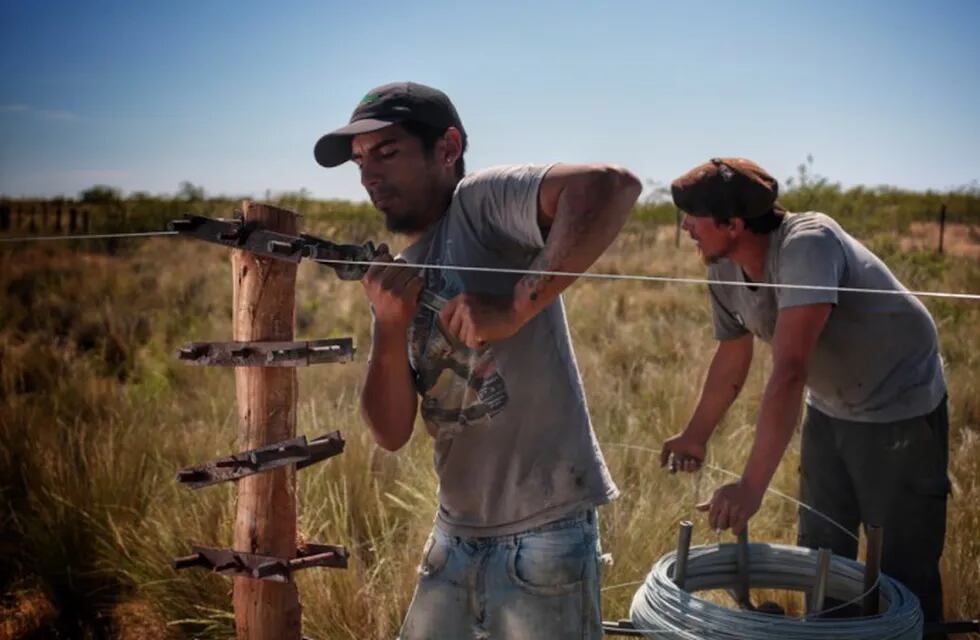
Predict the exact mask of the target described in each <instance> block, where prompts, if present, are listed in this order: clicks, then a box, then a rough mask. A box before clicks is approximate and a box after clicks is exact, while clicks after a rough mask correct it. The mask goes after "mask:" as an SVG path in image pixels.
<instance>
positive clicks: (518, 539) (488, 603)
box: [399, 509, 602, 640]
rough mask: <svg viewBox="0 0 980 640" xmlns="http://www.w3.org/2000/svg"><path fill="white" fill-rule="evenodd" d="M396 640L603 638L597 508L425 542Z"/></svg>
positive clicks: (437, 532)
mask: <svg viewBox="0 0 980 640" xmlns="http://www.w3.org/2000/svg"><path fill="white" fill-rule="evenodd" d="M399 637H400V638H401V640H430V639H436V638H438V639H440V640H462V639H463V638H466V639H473V640H484V639H491V638H492V639H493V640H497V639H498V638H499V639H513V640H535V639H537V638H541V639H544V638H547V639H548V640H553V639H564V638H575V639H588V640H592V639H597V638H601V637H602V616H601V612H600V609H599V535H598V531H597V528H596V516H595V511H594V510H591V509H590V510H588V511H585V512H582V513H579V514H576V515H574V516H571V517H567V518H562V519H561V520H556V521H554V522H550V523H548V524H546V525H543V526H541V527H538V528H536V529H532V530H530V531H525V532H522V533H517V534H513V535H508V536H499V537H493V538H463V537H459V536H452V535H449V534H447V533H446V532H445V531H443V530H442V529H440V528H439V525H438V523H437V524H436V526H435V527H434V528H433V530H432V535H431V536H429V540H428V542H427V543H426V545H425V550H424V552H423V554H422V564H421V565H420V566H419V582H418V586H417V587H416V589H415V596H414V597H413V598H412V604H411V605H410V606H409V608H408V614H407V615H406V617H405V622H404V624H403V625H402V630H401V635H400V636H399Z"/></svg>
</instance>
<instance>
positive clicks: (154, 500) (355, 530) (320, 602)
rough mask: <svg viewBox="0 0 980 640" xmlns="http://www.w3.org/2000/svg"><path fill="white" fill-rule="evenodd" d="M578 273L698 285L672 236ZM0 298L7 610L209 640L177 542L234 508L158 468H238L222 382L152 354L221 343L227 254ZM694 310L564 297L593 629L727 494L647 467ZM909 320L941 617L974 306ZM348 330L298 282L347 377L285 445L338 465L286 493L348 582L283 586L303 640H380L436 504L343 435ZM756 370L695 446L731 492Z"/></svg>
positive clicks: (791, 470) (693, 358)
mask: <svg viewBox="0 0 980 640" xmlns="http://www.w3.org/2000/svg"><path fill="white" fill-rule="evenodd" d="M306 222H307V227H308V228H309V229H310V231H311V232H313V233H319V234H322V235H324V236H330V235H338V236H343V237H344V238H345V239H347V238H348V237H350V236H357V237H356V238H355V239H357V240H363V239H366V238H367V237H368V236H369V235H371V234H374V233H376V229H375V228H373V227H371V226H363V227H361V228H359V229H357V230H355V231H352V232H351V234H350V236H348V234H346V233H344V232H343V230H342V229H340V228H339V226H338V225H339V224H340V223H339V222H336V221H334V222H319V221H318V218H317V217H315V216H314V217H313V218H312V219H309V220H307V221H306ZM376 237H377V236H376ZM870 244H871V245H872V246H874V247H875V248H876V250H879V251H880V252H881V254H882V255H883V256H884V257H885V258H886V260H888V261H889V263H890V264H892V266H893V268H894V270H895V271H896V272H897V274H898V275H899V277H900V278H901V279H903V280H904V281H905V282H906V284H907V285H908V286H910V287H913V288H917V289H942V290H957V291H967V290H968V291H974V292H976V291H978V290H980V263H978V262H977V261H976V260H972V259H968V258H955V257H937V256H935V255H934V254H932V253H930V252H929V251H925V250H922V251H912V252H909V251H905V250H903V248H902V247H901V244H900V242H899V239H898V238H897V237H896V236H895V235H894V234H878V235H876V237H875V238H873V239H871V240H870ZM596 270H601V271H614V272H619V273H651V274H675V275H688V276H700V275H701V274H702V271H703V269H702V267H701V265H700V263H699V262H698V259H697V257H696V255H695V253H694V250H693V248H692V247H691V246H690V244H689V243H688V242H687V241H686V240H683V241H682V243H681V246H680V247H679V248H677V247H675V246H674V232H673V229H670V228H657V227H655V226H645V225H643V224H640V223H636V224H634V225H633V226H632V227H631V228H630V229H629V230H628V231H627V232H626V233H624V234H623V235H622V236H621V237H620V239H619V240H617V242H616V244H615V245H614V246H613V247H612V248H611V249H610V251H609V252H608V253H607V255H606V256H605V257H604V258H603V259H602V260H601V261H600V263H599V264H598V265H597V266H596ZM0 291H2V294H0V295H2V298H0V301H2V302H0V500H2V505H0V544H2V548H0V558H2V560H0V585H3V587H4V590H9V591H10V593H11V594H12V593H14V591H15V589H17V588H18V587H16V585H18V584H31V585H36V587H32V590H31V591H30V593H32V594H34V593H43V594H44V596H45V597H46V598H48V599H49V600H50V602H52V603H54V606H55V607H56V608H57V609H58V610H59V611H60V612H61V614H62V615H61V620H62V623H61V624H62V630H63V632H64V633H66V634H67V635H68V636H69V637H85V634H106V635H112V636H114V637H127V636H126V635H125V633H126V632H127V631H126V630H127V629H130V630H131V629H133V628H135V627H134V625H135V624H136V623H135V622H134V620H140V621H141V624H143V623H145V624H148V625H155V626H154V628H155V629H157V631H154V632H153V633H158V632H159V633H168V634H171V636H172V637H181V636H200V637H230V636H231V635H232V634H233V619H232V616H231V597H230V591H231V583H230V581H228V580H226V579H225V578H223V577H221V576H217V575H212V574H207V573H204V572H199V571H184V572H180V573H177V572H174V571H173V570H172V569H171V568H170V560H171V559H172V558H173V557H175V556H180V555H184V554H186V553H187V552H188V549H189V545H190V544H191V543H204V544H214V545H215V546H222V545H228V544H230V541H231V528H232V523H233V520H234V517H233V514H234V495H235V494H234V486H232V485H221V486H216V487H211V488H207V489H204V490H201V491H198V492H191V491H188V490H186V489H184V488H182V487H179V486H177V483H176V482H175V481H174V473H175V471H176V470H177V469H178V468H180V467H183V466H187V465H189V464H192V463H194V462H197V461H203V460H207V459H211V458H213V457H216V456H219V455H223V454H227V453H230V452H233V451H235V450H236V445H235V433H236V425H235V412H234V401H235V398H234V385H233V378H232V373H231V371H230V370H223V369H206V368H198V367H185V366H183V365H182V364H180V363H179V362H178V361H177V360H176V358H175V357H174V355H173V352H174V350H175V349H176V348H177V347H178V346H180V345H181V344H183V343H185V342H191V341H208V340H225V339H228V338H229V336H230V333H231V320H230V306H231V300H230V295H231V276H230V270H229V267H228V256H227V254H226V253H225V252H224V251H223V250H222V249H220V248H214V247H208V246H202V245H199V244H195V243H193V242H190V241H184V240H179V239H170V238H164V239H155V240H148V241H143V242H141V243H139V244H134V246H133V247H132V248H131V249H123V250H122V251H121V252H120V253H118V254H116V255H107V254H101V253H100V254H83V253H81V249H80V248H74V249H73V248H70V247H65V246H43V247H41V246H35V247H28V248H20V249H17V250H15V251H6V250H5V251H4V252H3V253H0ZM705 296H706V294H705V291H704V289H703V288H702V287H700V286H687V285H666V284H650V283H635V282H606V281H592V280H583V281H580V282H578V283H577V284H575V285H574V286H573V287H572V288H571V289H570V290H569V291H568V292H567V294H566V297H565V300H566V306H567V309H568V314H569V322H570V325H571V329H572V333H573V339H574V342H575V346H576V353H577V358H578V362H579V366H580V367H581V370H582V376H583V379H584V381H585V385H586V391H587V394H588V401H589V406H590V410H591V415H592V420H593V423H594V425H595V430H596V433H597V435H598V439H599V440H600V442H601V443H602V445H603V450H604V453H605V456H606V460H607V462H608V463H609V466H610V468H611V471H612V474H613V477H614V478H615V480H616V482H617V483H618V485H619V487H620V489H621V490H622V492H623V495H622V497H621V498H620V499H619V500H617V501H616V502H614V503H613V504H612V505H610V506H608V507H605V508H603V509H602V510H601V512H600V526H601V530H602V544H603V547H604V550H605V551H606V552H608V553H610V554H611V555H612V558H613V563H612V564H611V565H610V566H607V567H606V568H605V570H604V575H603V586H604V591H603V607H604V614H605V617H606V618H618V617H624V616H625V615H626V614H627V611H628V608H629V602H630V599H631V598H632V594H633V592H634V591H635V589H636V586H637V582H638V581H640V580H642V579H643V578H644V576H645V574H646V572H647V571H649V569H650V567H651V565H652V564H653V563H654V562H655V561H656V560H657V559H658V558H659V557H660V556H661V555H662V554H663V553H665V552H666V551H668V550H670V549H672V547H673V545H674V544H675V542H676V527H677V523H678V521H679V520H681V519H692V520H694V522H695V535H694V542H695V544H698V543H704V542H715V541H717V540H718V536H717V535H715V534H712V533H709V532H708V531H707V528H706V525H705V523H704V520H703V518H702V517H701V516H698V515H695V514H694V513H693V510H692V506H693V504H694V502H695V500H696V498H697V497H700V498H702V499H703V498H705V497H707V495H709V492H710V491H711V490H712V489H713V487H714V486H716V485H717V484H719V483H721V482H724V481H726V478H725V477H724V476H722V475H721V474H719V473H718V472H713V471H709V472H705V474H704V477H702V478H701V479H700V481H697V480H695V479H694V478H693V477H691V476H671V475H669V474H666V473H665V472H663V471H662V470H661V469H659V468H658V464H657V456H656V453H655V452H656V451H659V447H660V443H661V442H662V441H663V439H664V438H665V437H667V436H669V435H671V434H673V433H675V432H676V431H678V430H679V429H681V428H682V427H683V426H684V423H685V421H686V419H687V417H688V415H689V413H690V411H691V409H692V408H693V406H694V402H695V400H696V398H697V395H698V392H699V385H700V382H701V378H702V376H703V372H704V370H705V368H706V366H707V361H708V358H709V357H710V354H711V352H712V350H713V347H714V343H713V340H712V335H711V330H710V323H709V316H708V309H707V304H706V297H705ZM927 304H928V305H929V306H930V309H931V310H932V311H933V313H934V315H935V317H936V321H937V324H938V325H939V327H940V333H941V337H942V341H943V353H944V356H945V358H946V372H947V377H948V380H949V385H950V399H951V401H950V416H951V452H952V455H951V469H950V472H951V476H952V477H953V481H954V495H953V498H952V500H951V502H950V519H949V532H948V536H947V547H946V554H945V556H944V561H943V568H944V573H945V585H946V607H947V614H948V615H949V616H951V617H961V618H963V617H970V616H975V615H976V603H977V602H980V586H978V585H980V539H978V536H977V535H976V531H977V530H978V527H980V506H978V505H980V433H978V432H980V329H978V327H980V305H977V304H976V303H970V302H955V301H928V302H927ZM368 322H369V314H368V308H367V304H366V302H365V301H364V299H363V296H362V293H361V291H360V286H359V285H358V284H357V283H348V282H341V281H339V280H338V279H337V278H335V277H334V276H333V275H332V273H331V272H329V271H328V270H326V269H323V268H321V267H316V266H312V265H303V266H302V267H301V269H300V273H299V282H298V294H297V326H298V337H299V338H320V337H332V336H342V335H352V336H354V338H355V343H356V344H357V345H358V347H359V348H360V353H359V356H358V358H357V361H356V362H355V363H351V364H347V365H342V366H341V365H329V366H320V367H312V368H309V369H301V370H300V371H299V380H300V400H299V412H298V432H299V433H303V434H307V435H310V436H317V435H322V434H324V433H327V432H329V431H333V430H336V429H339V430H341V432H342V433H343V434H344V436H345V438H346V439H347V449H346V451H345V452H344V454H343V455H341V456H339V457H336V458H333V459H331V460H329V461H327V462H325V463H322V464H319V465H315V466H313V467H310V468H308V469H305V470H303V471H301V472H299V474H298V487H299V489H298V498H299V530H300V535H301V536H302V537H303V538H304V539H306V540H309V541H316V542H325V543H335V544H344V545H346V546H347V547H348V548H349V549H350V551H351V564H350V567H349V569H347V570H346V571H336V570H329V569H319V570H307V571H305V572H303V573H301V574H300V576H299V577H298V581H299V585H300V593H301V596H302V602H303V607H304V633H305V634H307V635H309V636H311V637H315V638H359V639H360V638H391V637H393V636H394V635H395V633H396V632H397V628H398V625H399V623H400V620H401V616H402V614H403V612H404V610H405V607H406V606H407V604H408V601H409V599H410V597H411V593H412V589H413V586H414V583H415V578H416V575H415V571H416V566H417V564H418V561H419V554H420V553H421V549H422V545H423V542H424V540H425V537H426V535H427V534H428V531H429V528H430V526H431V521H432V517H433V513H434V509H435V504H436V503H435V483H436V480H435V476H434V473H433V471H432V468H431V444H430V442H429V439H428V436H426V435H425V433H424V430H422V429H417V430H416V433H415V435H414V436H413V438H412V440H411V441H410V443H409V444H408V446H407V447H406V448H405V449H404V450H403V451H401V452H399V453H397V454H388V453H385V452H383V451H381V450H379V449H377V448H376V447H374V445H373V443H372V442H371V440H370V437H369V436H368V435H367V433H366V432H365V429H364V428H363V426H362V425H361V423H360V419H359V417H358V414H357V398H358V395H359V392H360V384H361V381H362V380H363V376H364V366H365V365H364V362H365V359H366V356H367V353H366V349H367V346H368V344H369V340H368V331H369V324H368ZM767 358H768V352H767V350H766V349H763V348H760V349H758V350H757V356H756V362H755V363H754V365H753V369H752V372H751V373H750V376H749V381H748V383H747V385H746V388H745V390H744V391H743V393H742V398H741V399H740V400H739V401H738V403H737V404H736V405H735V406H734V407H733V409H732V411H731V412H730V413H729V415H728V417H727V418H726V420H725V423H724V424H723V425H722V427H721V428H720V430H719V432H718V434H717V435H716V437H715V440H714V441H713V443H712V445H711V447H710V451H709V455H710V462H711V463H712V464H713V465H716V466H718V467H722V468H724V469H729V470H732V471H735V472H738V471H740V470H741V465H742V463H743V461H744V459H745V456H746V454H747V451H748V446H749V444H750V442H751V436H752V425H753V422H754V418H755V412H756V410H757V407H758V400H759V398H760V396H761V392H762V386H763V384H764V382H765V377H766V374H767V371H768V367H769V364H768V361H767ZM797 463H798V448H797V444H796V443H794V444H793V445H791V448H790V451H789V453H788V455H787V456H786V459H785V460H784V462H783V464H782V465H781V466H780V468H779V471H778V472H777V474H776V477H775V480H774V483H773V486H774V488H776V489H778V490H780V491H783V492H785V493H787V494H790V495H796V493H797V487H796V467H797ZM696 494H697V495H696ZM795 520H796V509H795V507H794V506H793V505H792V504H790V503H788V502H786V501H783V500H781V499H779V498H777V497H774V496H770V497H768V498H767V499H766V501H765V502H764V504H763V508H762V510H761V511H760V513H759V515H758V516H757V517H756V518H755V519H754V520H753V521H752V525H751V535H752V538H753V539H755V540H766V541H773V542H790V543H791V542H793V541H794V539H795ZM722 539H723V540H725V539H727V538H726V537H724V536H723V537H722ZM8 595H9V594H8ZM32 597H34V596H32ZM31 602H35V601H31ZM140 612H145V613H140ZM164 621H165V622H164ZM130 633H136V632H135V631H130ZM145 633H150V632H149V631H146V632H145ZM128 637H165V636H163V635H160V636H151V635H144V636H137V635H131V636H128Z"/></svg>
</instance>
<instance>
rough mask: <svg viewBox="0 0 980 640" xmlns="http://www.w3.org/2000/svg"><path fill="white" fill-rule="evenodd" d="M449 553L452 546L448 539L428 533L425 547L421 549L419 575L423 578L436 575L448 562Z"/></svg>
mask: <svg viewBox="0 0 980 640" xmlns="http://www.w3.org/2000/svg"><path fill="white" fill-rule="evenodd" d="M451 553H452V547H451V546H450V544H449V541H448V540H446V539H444V538H442V537H441V536H437V535H435V534H434V533H432V534H429V539H428V540H426V541H425V547H424V548H423V549H422V562H421V564H419V575H420V576H421V577H423V578H432V577H435V576H436V575H438V574H439V572H440V571H442V570H443V569H444V568H445V566H446V563H447V562H449V554H451Z"/></svg>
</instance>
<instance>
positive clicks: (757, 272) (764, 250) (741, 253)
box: [728, 231, 769, 282]
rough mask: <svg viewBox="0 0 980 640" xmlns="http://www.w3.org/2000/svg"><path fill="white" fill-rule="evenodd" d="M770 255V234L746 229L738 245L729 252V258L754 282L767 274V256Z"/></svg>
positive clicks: (761, 279) (760, 280) (759, 280)
mask: <svg viewBox="0 0 980 640" xmlns="http://www.w3.org/2000/svg"><path fill="white" fill-rule="evenodd" d="M768 255H769V234H765V235H759V234H756V233H752V232H751V231H746V232H745V233H744V234H742V236H741V237H740V238H739V242H738V246H736V247H735V249H734V250H733V251H732V252H731V253H729V254H728V259H729V260H731V261H732V262H734V263H735V264H737V265H738V266H740V267H741V268H742V271H743V272H744V273H745V275H746V276H748V278H749V279H750V280H752V281H753V282H762V281H763V280H764V279H765V276H766V256H768Z"/></svg>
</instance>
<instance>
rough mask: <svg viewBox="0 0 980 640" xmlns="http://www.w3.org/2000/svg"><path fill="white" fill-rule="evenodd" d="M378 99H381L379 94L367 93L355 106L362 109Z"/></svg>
mask: <svg viewBox="0 0 980 640" xmlns="http://www.w3.org/2000/svg"><path fill="white" fill-rule="evenodd" d="M380 97H381V94H380V93H369V94H367V95H366V96H364V97H363V98H361V101H360V102H359V103H358V104H357V106H358V107H363V106H365V105H369V104H371V103H372V102H374V101H375V100H377V99H378V98H380Z"/></svg>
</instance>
